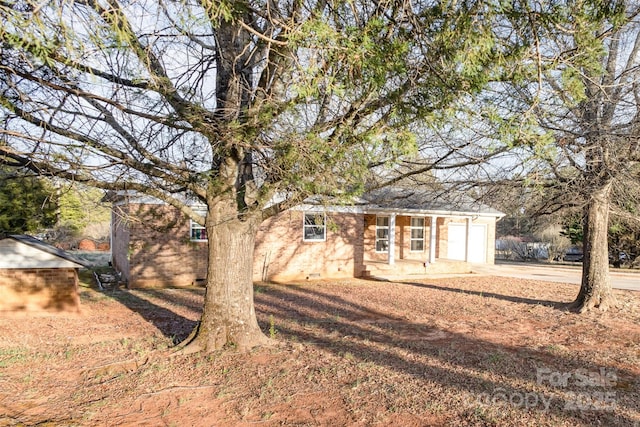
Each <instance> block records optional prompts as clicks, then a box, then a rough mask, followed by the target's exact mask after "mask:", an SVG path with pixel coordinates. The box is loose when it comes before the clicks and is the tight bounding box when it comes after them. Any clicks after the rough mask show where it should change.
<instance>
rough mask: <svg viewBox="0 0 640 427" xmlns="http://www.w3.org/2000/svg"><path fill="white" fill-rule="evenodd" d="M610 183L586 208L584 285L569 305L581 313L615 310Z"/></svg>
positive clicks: (583, 263)
mask: <svg viewBox="0 0 640 427" xmlns="http://www.w3.org/2000/svg"><path fill="white" fill-rule="evenodd" d="M610 193H611V184H610V183H609V184H606V185H605V186H603V187H602V188H598V189H596V190H595V191H594V192H593V193H592V194H591V195H590V198H589V201H588V203H587V206H586V208H585V216H584V226H583V227H584V228H583V230H584V231H583V245H584V248H583V252H584V259H583V261H582V284H581V286H580V293H579V294H578V297H577V298H576V300H575V301H574V302H573V303H572V304H571V305H570V308H571V309H574V310H576V311H578V312H580V313H584V312H586V311H589V310H591V309H593V308H596V307H597V308H599V309H600V310H601V311H606V310H608V309H609V308H610V307H615V298H614V296H613V292H612V289H611V282H610V280H609V249H608V244H607V242H608V231H609V203H610V200H609V199H610Z"/></svg>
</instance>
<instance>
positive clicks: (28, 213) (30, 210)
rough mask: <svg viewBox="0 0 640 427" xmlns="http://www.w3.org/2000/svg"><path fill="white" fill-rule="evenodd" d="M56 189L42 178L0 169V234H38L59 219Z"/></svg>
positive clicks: (17, 169)
mask: <svg viewBox="0 0 640 427" xmlns="http://www.w3.org/2000/svg"><path fill="white" fill-rule="evenodd" d="M57 210H58V204H57V197H56V194H55V188H54V187H53V186H52V185H51V183H50V182H49V181H48V180H47V179H45V178H42V177H39V176H34V174H33V173H31V172H29V171H26V170H24V169H19V168H10V167H7V166H0V233H12V234H25V233H37V232H39V231H42V230H44V229H46V228H48V227H52V226H53V225H54V224H55V223H56V220H57Z"/></svg>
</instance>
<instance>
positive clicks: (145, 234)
mask: <svg viewBox="0 0 640 427" xmlns="http://www.w3.org/2000/svg"><path fill="white" fill-rule="evenodd" d="M201 208H202V209H203V211H206V210H205V208H204V206H202V207H201ZM502 216H503V214H502V213H501V212H498V211H496V210H495V209H491V208H489V207H486V206H482V205H478V204H475V203H472V202H469V201H468V200H464V199H462V198H460V199H459V200H453V199H452V198H451V197H449V198H448V200H443V198H442V197H438V198H436V197H435V196H434V194H433V193H431V192H428V191H421V190H415V189H404V188H386V189H381V190H376V191H372V192H369V193H367V194H365V195H364V196H363V197H362V199H361V200H360V201H359V202H358V203H356V204H354V205H352V206H322V205H318V204H314V203H308V204H303V205H300V206H296V207H295V208H292V209H289V210H287V211H284V212H281V213H280V214H278V215H275V216H274V217H271V218H269V219H267V220H266V221H264V222H263V223H262V224H261V225H260V228H259V231H258V234H257V237H256V246H255V254H254V255H255V256H254V266H253V277H254V280H255V281H281V282H285V281H291V280H305V279H315V278H351V277H367V276H408V275H413V274H430V273H445V272H465V271H466V272H468V271H469V270H470V264H471V263H482V264H484V263H487V264H493V262H494V258H495V225H496V221H497V219H499V218H501V217H502ZM111 247H112V262H113V266H114V267H115V269H116V270H117V271H119V272H120V273H121V275H122V278H123V280H125V281H126V282H127V283H128V286H129V287H156V286H187V285H193V284H197V283H198V282H201V281H204V279H205V277H206V271H207V252H206V251H207V236H206V232H205V229H204V227H202V226H201V225H200V224H197V223H194V222H193V221H190V220H189V219H188V218H187V217H185V216H184V215H183V214H182V213H181V212H180V211H179V210H177V209H175V208H173V207H170V206H168V205H166V204H164V203H162V202H160V201H158V200H154V199H151V198H148V197H140V196H138V197H136V196H132V195H120V196H119V197H116V198H115V199H113V215H112V244H111Z"/></svg>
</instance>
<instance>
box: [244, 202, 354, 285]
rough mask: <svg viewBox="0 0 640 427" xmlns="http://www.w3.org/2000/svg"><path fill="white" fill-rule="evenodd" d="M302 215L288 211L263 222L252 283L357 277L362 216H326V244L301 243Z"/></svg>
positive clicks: (256, 250)
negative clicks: (253, 281)
mask: <svg viewBox="0 0 640 427" xmlns="http://www.w3.org/2000/svg"><path fill="white" fill-rule="evenodd" d="M303 218H304V212H301V211H295V210H290V211H286V212H282V213H280V214H278V215H276V216H275V217H273V218H269V219H267V220H266V221H264V222H263V223H262V224H261V225H260V228H259V230H258V234H257V236H256V247H255V253H254V260H255V261H254V267H253V277H254V280H256V281H265V280H268V281H290V280H306V279H317V278H328V277H330V278H346V277H354V276H356V277H357V276H360V275H361V273H362V269H363V245H362V240H361V238H360V236H362V232H363V216H362V215H358V214H346V213H327V229H326V240H325V241H322V242H320V241H318V242H305V241H303V236H302V228H303Z"/></svg>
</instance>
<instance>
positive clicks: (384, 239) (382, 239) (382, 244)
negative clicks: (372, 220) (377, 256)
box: [376, 216, 389, 252]
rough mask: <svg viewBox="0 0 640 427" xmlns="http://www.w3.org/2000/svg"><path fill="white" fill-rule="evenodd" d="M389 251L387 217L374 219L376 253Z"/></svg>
mask: <svg viewBox="0 0 640 427" xmlns="http://www.w3.org/2000/svg"><path fill="white" fill-rule="evenodd" d="M388 250H389V217H388V216H378V217H376V252H387V251H388Z"/></svg>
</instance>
